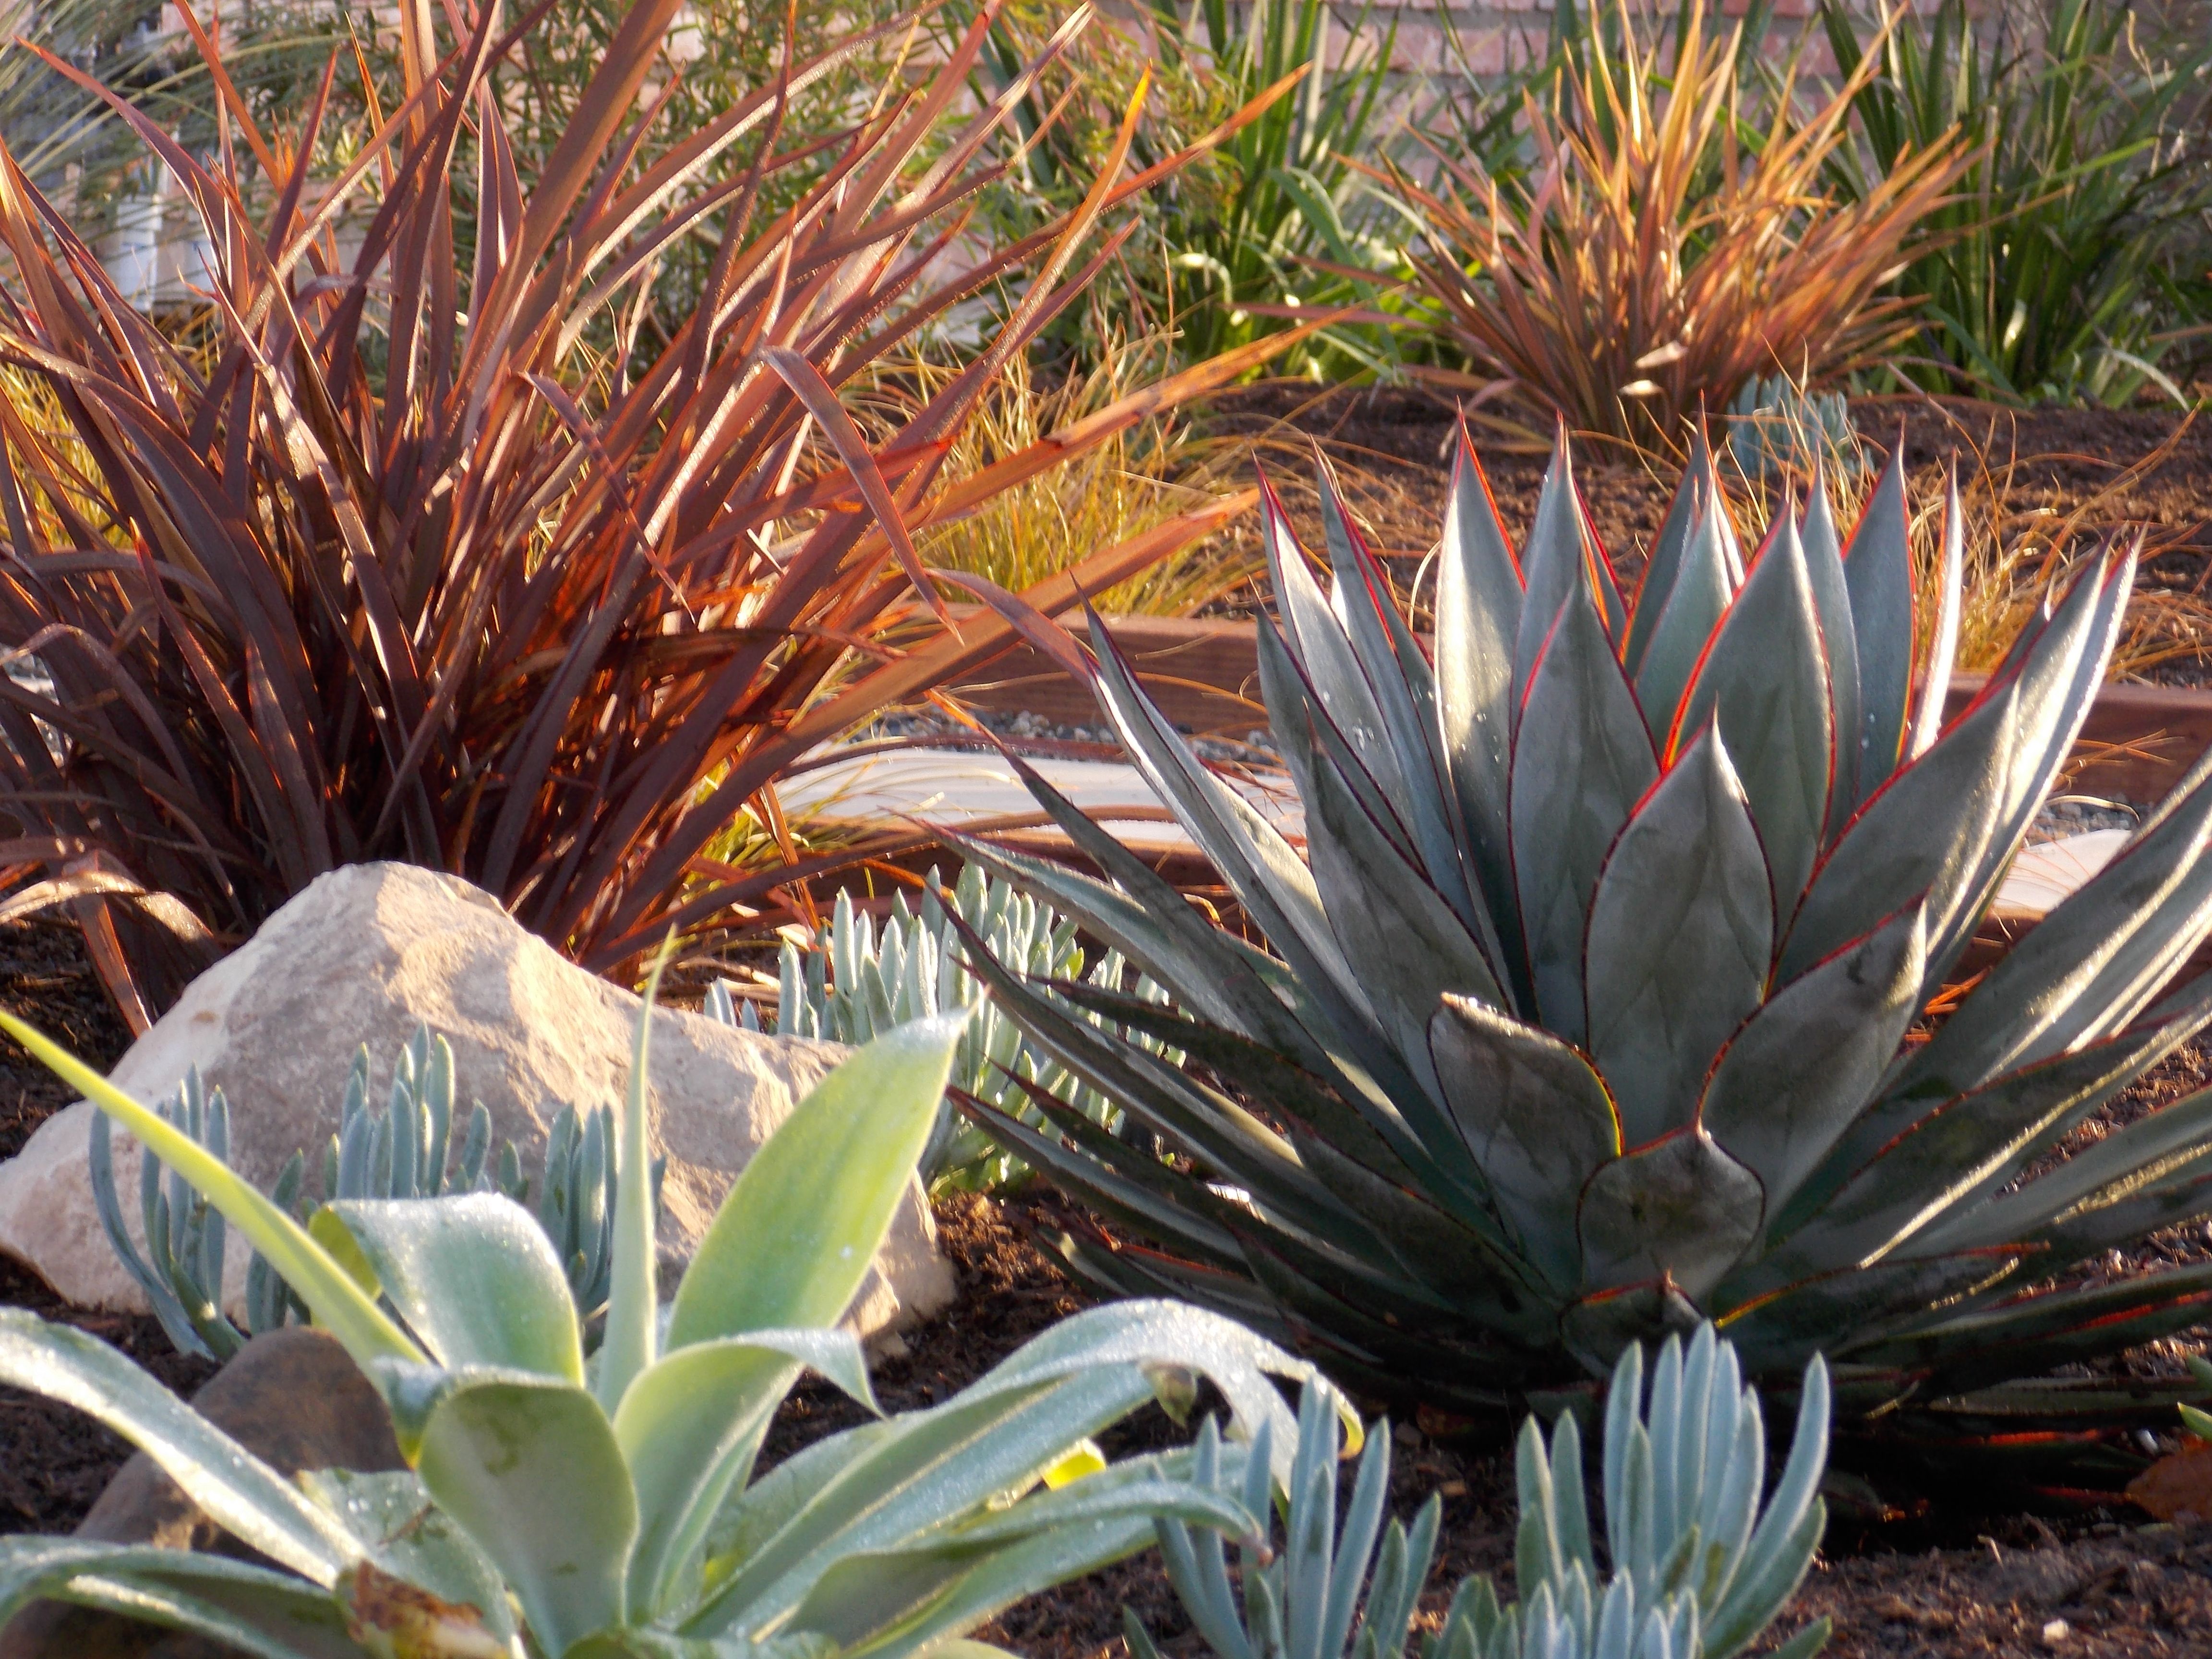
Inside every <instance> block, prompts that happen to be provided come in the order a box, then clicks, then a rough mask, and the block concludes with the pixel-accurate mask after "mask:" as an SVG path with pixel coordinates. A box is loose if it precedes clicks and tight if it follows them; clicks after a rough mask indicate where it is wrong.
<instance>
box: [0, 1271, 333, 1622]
mask: <svg viewBox="0 0 2212 1659" xmlns="http://www.w3.org/2000/svg"><path fill="white" fill-rule="evenodd" d="M0 1380H4V1381H6V1382H7V1383H9V1384H11V1385H13V1386H14V1387H15V1388H19V1389H27V1390H28V1391H30V1392H31V1393H33V1394H37V1395H43V1396H45V1397H46V1399H48V1400H54V1401H60V1402H61V1403H62V1404H64V1405H66V1406H70V1407H75V1408H76V1410H78V1411H81V1412H82V1413H85V1415H86V1416H88V1417H90V1418H92V1419H94V1420H95V1421H97V1422H99V1423H100V1424H102V1425H105V1426H106V1427H107V1428H109V1429H111V1430H112V1431H114V1432H115V1433H116V1434H118V1435H119V1436H121V1437H123V1438H124V1439H125V1440H127V1441H129V1442H130V1443H131V1444H132V1445H133V1446H135V1447H137V1449H140V1450H141V1451H143V1452H144V1453H145V1454H146V1455H147V1456H149V1457H150V1458H151V1459H153V1461H154V1462H155V1463H156V1464H158V1465H159V1466H160V1467H161V1470H162V1472H163V1473H164V1474H167V1475H168V1476H169V1477H170V1478H171V1479H172V1480H175V1481H176V1482H177V1484H178V1485H179V1486H182V1487H183V1488H184V1489H185V1491H187V1492H191V1494H192V1496H193V1499H194V1501H195V1502H197V1504H199V1506H200V1507H201V1508H202V1509H204V1510H206V1511H207V1513H208V1514H209V1516H210V1517H212V1518H213V1519H214V1520H215V1521H216V1523H217V1524H218V1525H220V1526H221V1527H222V1528H223V1529H224V1530H225V1531H227V1532H228V1533H229V1534H231V1535H232V1536H233V1537H234V1538H237V1539H238V1540H240V1541H241V1542H243V1543H245V1544H246V1545H249V1546H250V1547H252V1548H254V1549H258V1550H259V1551H260V1552H261V1553H263V1554H264V1555H266V1556H268V1557H270V1559H273V1560H276V1561H278V1562H281V1563H282V1564H283V1565H285V1566H287V1567H289V1568H290V1569H291V1570H292V1571H295V1572H296V1573H299V1574H301V1576H302V1577H306V1578H307V1579H309V1580H311V1581H312V1582H313V1583H317V1584H319V1585H322V1586H325V1587H326V1588H327V1587H328V1586H329V1585H330V1583H331V1582H332V1581H333V1580H334V1579H335V1578H336V1577H337V1575H338V1574H339V1573H340V1572H342V1571H344V1570H345V1569H346V1568H347V1567H349V1566H350V1565H352V1564H353V1563H354V1562H356V1561H357V1560H359V1559H361V1555H362V1550H361V1547H360V1545H358V1544H357V1543H356V1542H355V1541H354V1540H353V1538H352V1536H351V1535H350V1534H349V1533H348V1532H347V1531H346V1530H345V1528H343V1527H342V1526H340V1525H339V1524H338V1523H337V1522H336V1521H334V1520H333V1519H331V1516H328V1515H326V1514H325V1513H324V1512H323V1511H322V1510H320V1509H319V1508H317V1507H316V1506H315V1505H314V1504H310V1503H309V1502H307V1499H306V1498H302V1497H301V1495H300V1494H299V1492H296V1491H295V1490H294V1488H293V1487H292V1486H291V1484H290V1483H289V1482H288V1481H286V1480H284V1479H283V1477H282V1476H280V1475H279V1474H276V1471H275V1470H273V1469H271V1468H269V1466H268V1465H267V1464H265V1463H264V1462H261V1460H260V1459H259V1458H258V1457H255V1456H254V1455H252V1453H251V1452H248V1451H247V1450H246V1449H245V1448H244V1447H242V1446H240V1444H239V1443H237V1442H236V1441H234V1440H233V1439H232V1438H231V1437H229V1436H228V1435H227V1434H225V1433H223V1431H222V1430H220V1429H218V1428H216V1426H215V1425H213V1424H211V1423H210V1422H209V1421H208V1420H207V1419H205V1418H204V1417H202V1416H201V1415H200V1414H199V1413H197V1412H195V1411H193V1410H192V1409H191V1407H189V1406H186V1405H185V1403H184V1402H183V1401H180V1400H179V1399H178V1398H177V1397H176V1395H173V1394H171V1393H170V1392H169V1391H168V1390H167V1389H165V1388H163V1387H162V1386H161V1384H160V1383H157V1382H155V1380H154V1379H153V1378H152V1377H151V1376H148V1375H147V1374H146V1373H145V1372H144V1371H143V1370H140V1369H139V1368H138V1367H137V1365H135V1364H132V1363H131V1361H130V1360H129V1359H127V1358H125V1357H124V1356H123V1355H122V1354H120V1353H118V1352H116V1351H115V1350H114V1349H113V1348H111V1347H109V1346H107V1344H106V1343H105V1342H102V1341H100V1340H99V1339H98V1338H97V1337H94V1336H90V1335H88V1334H85V1333H84V1332H82V1331H80V1330H77V1329H76V1328H74V1327H71V1326H67V1325H54V1324H49V1323H48V1322H46V1321H45V1320H43V1319H40V1317H39V1316H37V1315H35V1314H33V1313H31V1312H29V1311H27V1310H24V1309H20V1308H0Z"/></svg>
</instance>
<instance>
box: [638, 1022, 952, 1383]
mask: <svg viewBox="0 0 2212 1659" xmlns="http://www.w3.org/2000/svg"><path fill="white" fill-rule="evenodd" d="M964 1023H965V1016H964V1015H940V1016H939V1017H938V1018H935V1019H928V1020H918V1021H916V1022H915V1024H911V1025H905V1026H901V1027H899V1028H898V1029H897V1030H894V1031H891V1032H890V1033H888V1034H887V1035H885V1036H880V1037H878V1038H877V1039H876V1040H875V1041H874V1042H872V1043H870V1044H869V1045H868V1046H867V1047H866V1048H863V1049H861V1050H860V1052H859V1053H858V1054H854V1055H853V1056H852V1057H851V1058H850V1059H849V1060H845V1061H844V1062H843V1063H842V1064H841V1065H840V1066H838V1067H837V1069H836V1071H834V1072H832V1073H830V1074H829V1076H828V1077H826V1078H824V1079H823V1080H822V1081H821V1082H820V1083H819V1084H817V1085H816V1086H815V1089H814V1091H813V1092H812V1093H811V1094H809V1095H808V1096H807V1097H806V1098H805V1100H802V1101H801V1102H799V1104H798V1106H796V1107H795V1108H793V1111H792V1114H791V1115H790V1117H788V1118H787V1119H786V1120H785V1121H784V1122H783V1124H782V1125H781V1127H779V1128H778V1129H777V1130H776V1132H775V1133H774V1134H773V1135H771V1136H769V1139H768V1140H767V1141H766V1142H765V1143H763V1146H761V1148H760V1150H759V1151H758V1152H755V1153H754V1154H753V1156H752V1158H751V1161H750V1162H749V1163H748V1164H746V1165H745V1167H744V1170H742V1171H741V1172H740V1173H739V1175H738V1179H737V1182H736V1183H735V1184H734V1185H733V1186H732V1188H730V1193H729V1196H728V1197H727V1198H726V1199H725V1200H723V1202H722V1207H721V1208H720V1211H718V1212H716V1213H715V1216H714V1223H713V1225H711V1226H710V1227H708V1230H707V1236H706V1237H704V1238H703V1239H702V1240H701V1241H700V1243H699V1249H698V1251H697V1253H696V1255H693V1257H692V1259H691V1265H690V1267H689V1268H688V1269H687V1270H686V1271H685V1273H684V1281H683V1283H682V1284H681V1285H678V1287H677V1291H676V1301H675V1306H674V1310H673V1311H672V1313H671V1316H670V1318H669V1325H668V1346H669V1347H670V1348H671V1350H674V1349H677V1348H681V1347H685V1346H689V1345H690V1344H692V1343H694V1342H705V1341H711V1340H714V1339H715V1338H717V1337H724V1336H738V1335H742V1334H744V1333H745V1332H747V1331H753V1330H773V1329H779V1328H793V1327H799V1326H828V1325H834V1324H836V1322H837V1321H838V1320H840V1319H842V1317H843V1316H844V1314H845V1310H846V1308H847V1307H848V1305H849V1304H850V1303H851V1302H852V1300H853V1296H854V1292H855V1291H858V1290H859V1289H860V1281H861V1279H863V1278H865V1277H866V1273H867V1271H868V1267H869V1265H870V1263H872V1261H874V1260H875V1255H876V1250H877V1248H878V1246H879V1245H880V1244H881V1243H883V1239H884V1234H885V1233H886V1232H887V1231H889V1230H890V1224H891V1218H892V1216H893V1214H894V1213H895V1212H896V1210H897V1208H898V1206H899V1205H900V1204H901V1203H902V1202H903V1201H904V1200H905V1199H906V1197H907V1193H908V1186H909V1184H910V1183H911V1182H912V1181H913V1178H914V1168H915V1160H916V1159H918V1158H920V1157H921V1149H922V1146H923V1144H924V1143H925V1142H926V1141H927V1139H928V1138H929V1132H930V1129H931V1127H932V1126H933V1124H934V1123H935V1121H936V1118H937V1103H938V1100H939V1097H941V1096H942V1095H943V1094H944V1092H945V1078H946V1077H947V1075H948V1074H949V1073H950V1072H951V1066H952V1050H953V1048H954V1045H955V1044H957V1042H959V1040H960V1031H961V1027H962V1026H963V1024H964Z"/></svg>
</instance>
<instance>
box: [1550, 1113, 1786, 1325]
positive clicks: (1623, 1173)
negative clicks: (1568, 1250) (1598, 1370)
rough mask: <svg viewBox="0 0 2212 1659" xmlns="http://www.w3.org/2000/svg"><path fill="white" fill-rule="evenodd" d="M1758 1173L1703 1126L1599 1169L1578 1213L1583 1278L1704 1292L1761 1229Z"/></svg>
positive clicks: (1590, 1281)
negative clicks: (1663, 1283)
mask: <svg viewBox="0 0 2212 1659" xmlns="http://www.w3.org/2000/svg"><path fill="white" fill-rule="evenodd" d="M1764 1202H1765V1199H1764V1194H1762V1192H1761V1190H1760V1188H1759V1177H1758V1176H1755V1175H1753V1173H1752V1172H1751V1171H1750V1170H1747V1169H1746V1168H1745V1167H1744V1166H1743V1165H1742V1164H1739V1163H1737V1162H1736V1160H1735V1159H1734V1158H1730V1157H1729V1155H1728V1154H1727V1153H1726V1152H1723V1151H1722V1150H1721V1149H1720V1147H1719V1146H1718V1145H1717V1143H1716V1142H1715V1141H1714V1139H1713V1138H1712V1137H1711V1135H1709V1134H1707V1133H1705V1131H1704V1130H1703V1129H1700V1128H1698V1127H1690V1128H1687V1129H1680V1130H1677V1131H1675V1132H1674V1133H1672V1134H1670V1135H1668V1136H1666V1137H1665V1138H1664V1139H1660V1140H1656V1141H1653V1142H1652V1143H1650V1145H1649V1146H1639V1147H1638V1148H1636V1149H1635V1150H1634V1151H1633V1152H1627V1153H1626V1154H1624V1155H1623V1156H1622V1157H1620V1158H1616V1159H1615V1160H1613V1162H1612V1163H1610V1164H1606V1165H1605V1166H1604V1167H1603V1168H1602V1169H1601V1170H1598V1172H1597V1173H1596V1174H1595V1175H1594V1176H1591V1177H1590V1179H1589V1185H1588V1186H1586V1187H1585V1188H1583V1193H1582V1200H1581V1203H1580V1205H1579V1206H1577V1212H1576V1231H1577V1233H1578V1234H1579V1235H1580V1237H1581V1239H1582V1247H1583V1282H1584V1283H1585V1284H1588V1285H1594V1286H1596V1287H1598V1288H1601V1289H1606V1288H1612V1287H1615V1286H1621V1285H1633V1284H1638V1283H1641V1282H1644V1281H1645V1280H1649V1279H1666V1280H1667V1281H1668V1283H1669V1284H1672V1285H1678V1286H1680V1289H1681V1291H1682V1293H1683V1294H1684V1295H1685V1296H1687V1297H1692V1299H1695V1298H1696V1297H1701V1296H1703V1295H1705V1292H1706V1291H1710V1290H1711V1288H1712V1287H1713V1286H1714V1285H1717V1284H1718V1283H1719V1282H1720V1281H1721V1279H1723V1277H1724V1276H1725V1275H1726V1274H1727V1273H1728V1270H1729V1268H1730V1267H1734V1266H1735V1263H1736V1261H1737V1260H1738V1258H1740V1257H1741V1255H1742V1254H1743V1252H1744V1251H1745V1249H1747V1248H1748V1247H1749V1245H1750V1243H1751V1242H1752V1240H1753V1239H1754V1238H1756V1237H1758V1236H1759V1216H1760V1211H1761V1209H1762V1207H1763V1206H1764Z"/></svg>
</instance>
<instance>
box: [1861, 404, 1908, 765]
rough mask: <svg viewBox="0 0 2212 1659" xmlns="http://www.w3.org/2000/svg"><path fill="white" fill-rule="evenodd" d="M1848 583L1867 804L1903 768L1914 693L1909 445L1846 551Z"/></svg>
mask: <svg viewBox="0 0 2212 1659" xmlns="http://www.w3.org/2000/svg"><path fill="white" fill-rule="evenodd" d="M1844 586H1845V587H1846V588H1847V589H1848V590H1849V592H1850V602H1851V637H1852V639H1853V640H1854V641H1857V646H1858V668H1859V696H1860V699H1861V704H1860V707H1861V711H1862V714H1861V718H1862V720H1863V726H1862V727H1861V731H1860V738H1859V762H1858V799H1859V800H1860V802H1862V803H1863V802H1865V801H1866V800H1868V799H1870V798H1871V797H1872V796H1873V794H1874V793H1875V791H1876V790H1877V789H1879V788H1881V787H1882V785H1883V784H1885V783H1887V782H1888V781H1889V776H1890V774H1891V773H1893V772H1894V771H1895V770H1896V769H1897V764H1898V761H1899V758H1900V757H1902V756H1903V754H1904V752H1905V713H1906V708H1907V705H1908V703H1909V702H1910V700H1911V696H1912V651H1913V641H1914V640H1915V639H1916V638H1917V635H1916V634H1915V632H1914V626H1915V623H1916V619H1917V618H1916V613H1915V609H1914V604H1913V590H1912V547H1911V526H1910V524H1909V521H1908V517H1907V513H1906V507H1905V447H1904V445H1903V444H1901V443H1900V444H1899V445H1898V447H1896V448H1895V449H1893V450H1892V451H1891V452H1890V457H1889V464H1888V465H1887V466H1885V467H1883V468H1882V470H1881V477H1880V478H1879V479H1878V480H1876V481H1875V488H1874V494H1873V495H1871V496H1870V497H1869V498H1868V501H1867V504H1866V509H1865V511H1864V512H1863V513H1861V514H1860V516H1859V521H1858V526H1857V528H1856V529H1854V530H1853V531H1852V532H1851V540H1850V546H1849V547H1847V548H1845V549H1844Z"/></svg>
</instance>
